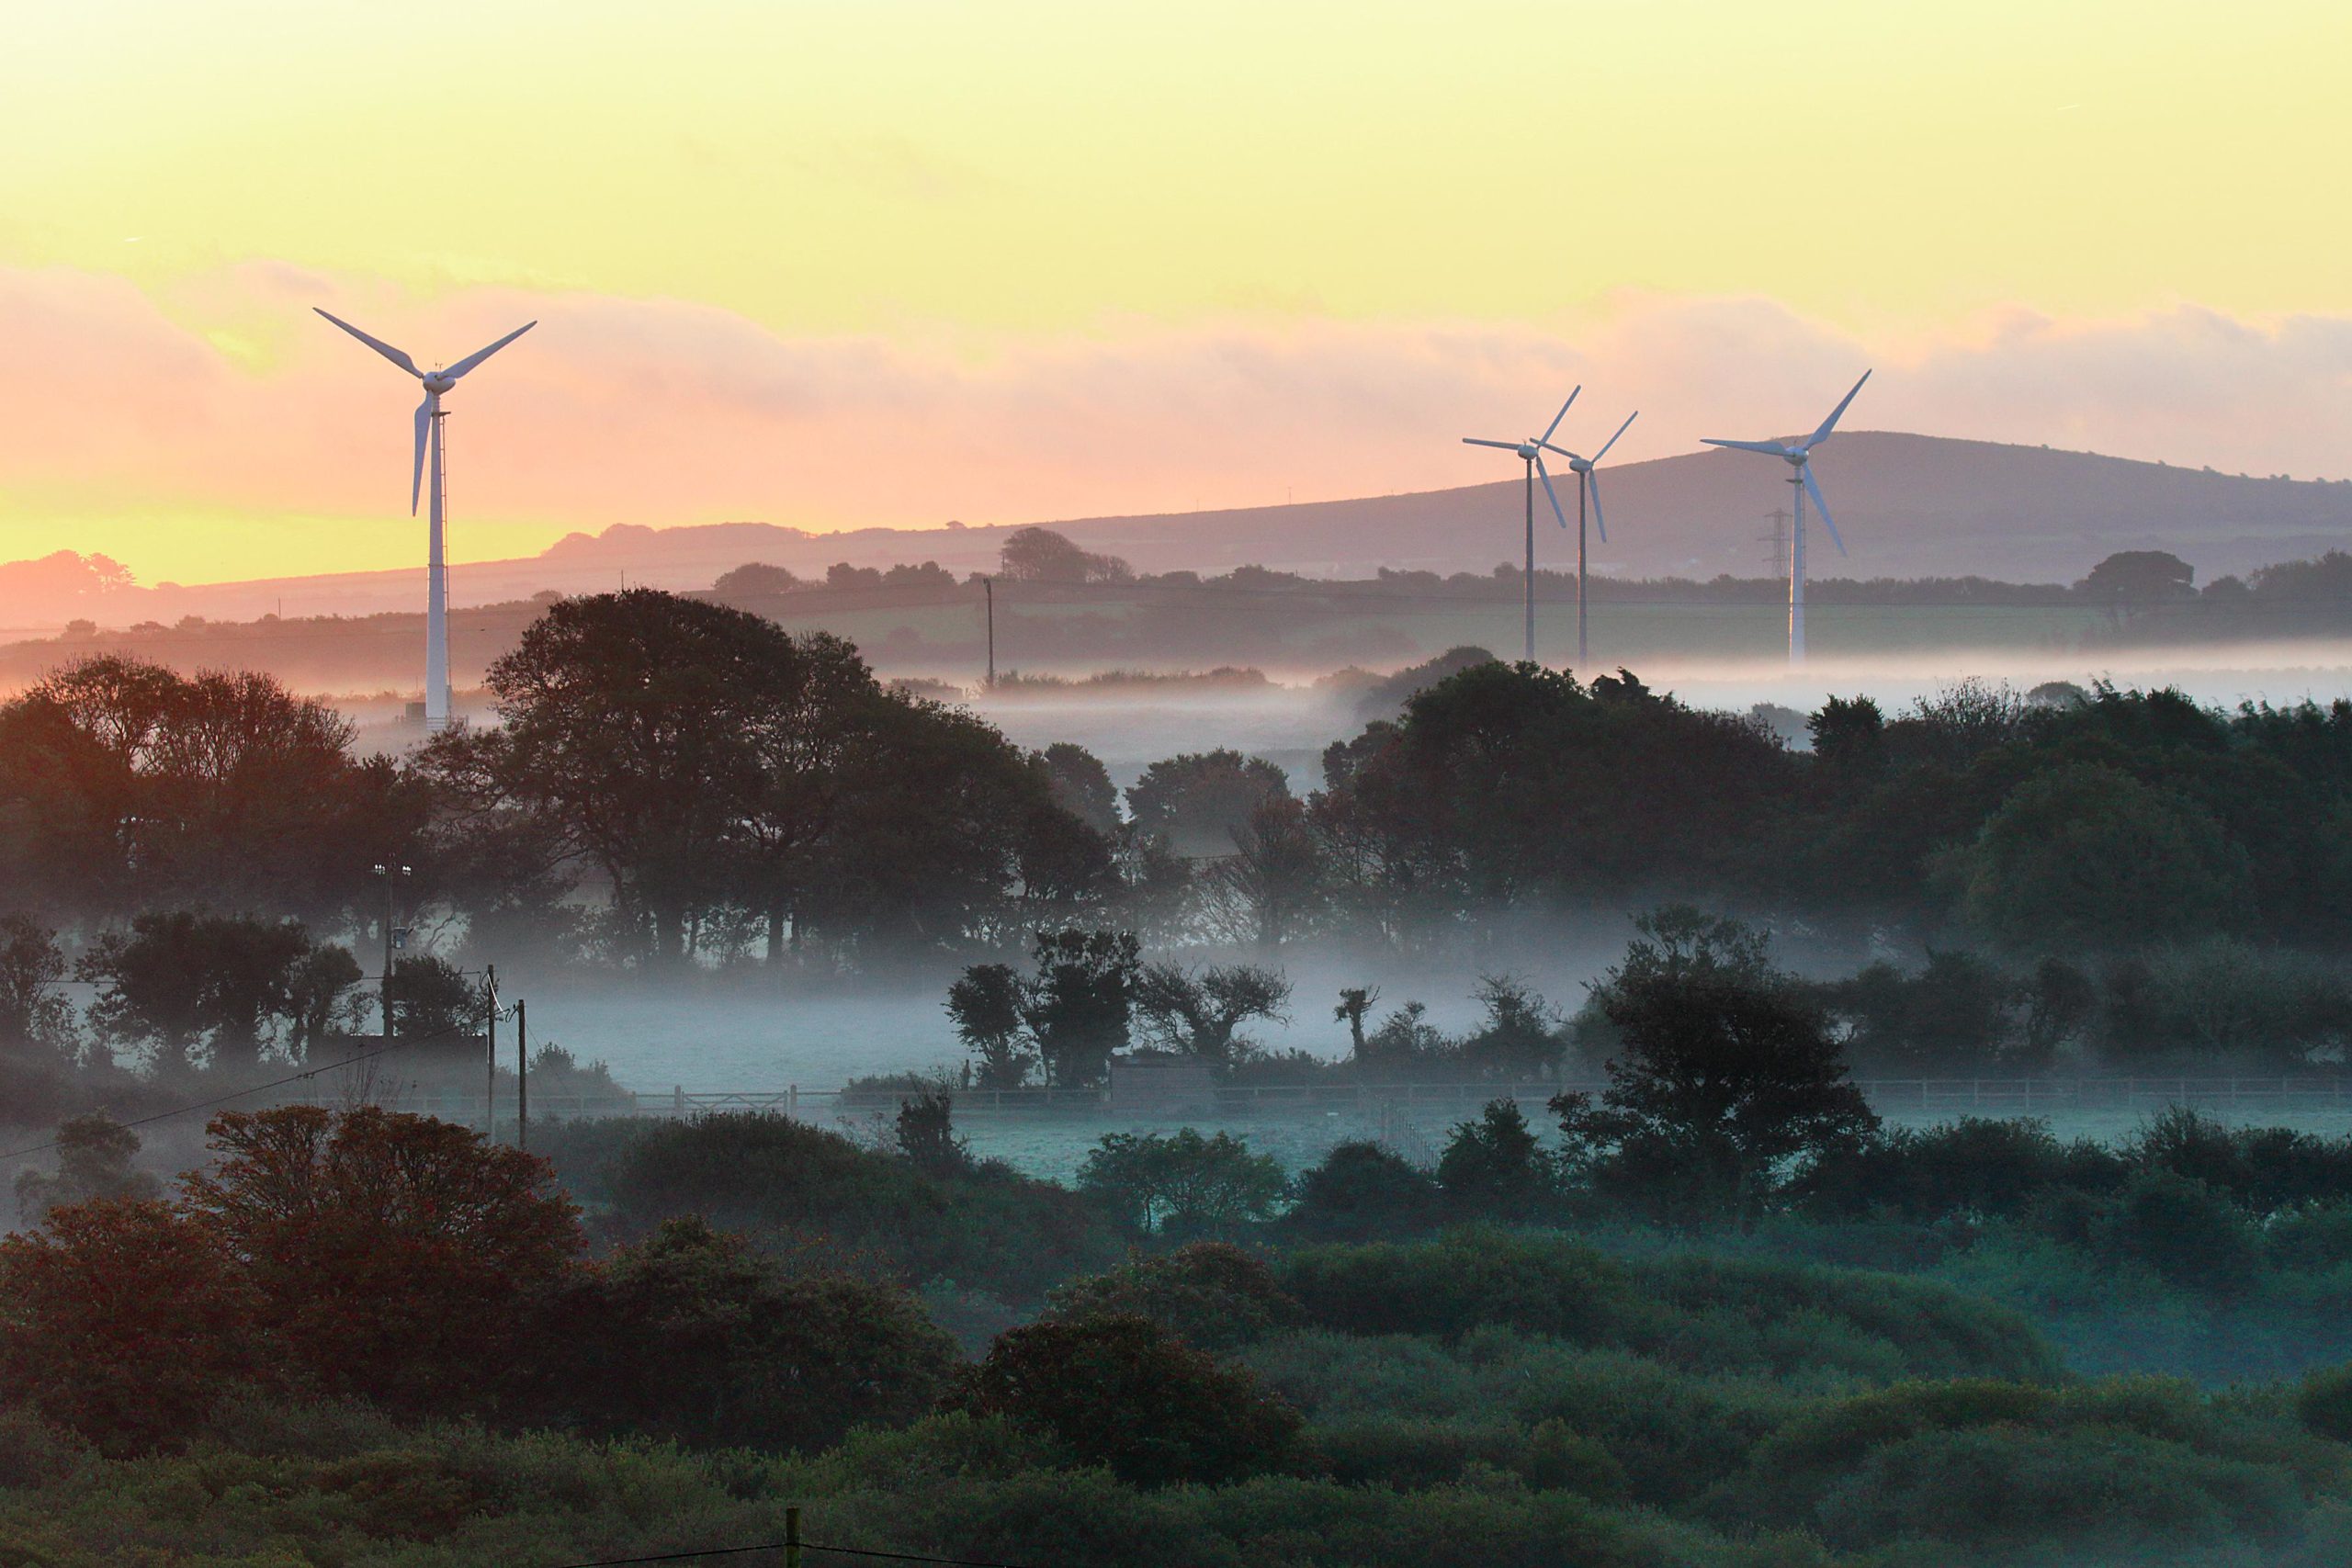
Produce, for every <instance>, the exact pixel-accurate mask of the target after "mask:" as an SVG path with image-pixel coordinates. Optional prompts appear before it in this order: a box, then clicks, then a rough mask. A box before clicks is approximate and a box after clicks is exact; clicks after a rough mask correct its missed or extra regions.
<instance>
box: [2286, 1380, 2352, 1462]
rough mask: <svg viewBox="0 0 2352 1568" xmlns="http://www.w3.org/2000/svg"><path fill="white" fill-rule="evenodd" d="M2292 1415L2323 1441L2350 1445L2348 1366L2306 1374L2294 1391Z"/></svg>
mask: <svg viewBox="0 0 2352 1568" xmlns="http://www.w3.org/2000/svg"><path fill="white" fill-rule="evenodd" d="M2295 1416H2296V1418H2297V1419H2298V1420H2300V1421H2301V1422H2302V1424H2303V1425H2304V1426H2305V1427H2309V1428H2311V1429H2312V1431H2314V1432H2317V1433H2318V1434H2319V1435H2320V1436H2321V1437H2323V1438H2335V1440H2336V1441H2337V1442H2339V1443H2352V1363H2346V1364H2345V1365H2342V1366H2335V1367H2323V1368H2321V1369H2319V1370H2318V1371H2313V1372H2311V1373H2309V1374H2307V1375H2306V1376H2305V1377H2304V1379H2303V1381H2302V1383H2301V1386H2300V1387H2298V1388H2297V1389H2296V1390H2295Z"/></svg>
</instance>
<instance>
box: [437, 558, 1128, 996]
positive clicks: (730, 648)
mask: <svg viewBox="0 0 2352 1568" xmlns="http://www.w3.org/2000/svg"><path fill="white" fill-rule="evenodd" d="M489 685H490V689H491V691H492V694H493V696H494V697H495V698H496V700H497V705H498V712H499V716H500V718H501V719H502V721H503V722H502V725H501V726H500V727H499V728H495V729H489V730H483V731H462V730H461V731H458V732H455V733H452V734H450V735H447V736H445V737H443V738H441V739H436V740H435V742H434V743H433V745H432V746H431V747H429V748H428V749H427V750H426V752H425V754H424V758H423V759H422V761H421V766H422V768H423V769H424V772H425V773H427V774H428V775H430V776H431V777H433V778H434V779H435V781H436V782H437V783H438V784H440V785H441V786H442V788H443V790H444V792H445V798H446V799H447V801H448V802H449V803H450V805H451V807H452V809H453V810H454V811H455V812H456V813H457V814H458V818H460V819H461V820H462V821H463V822H465V823H466V824H467V825H468V826H469V828H470V829H473V830H476V831H479V832H481V833H483V834H486V835H491V836H494V837H495V836H503V838H505V839H507V840H528V841H532V842H535V843H537V844H538V845H539V846H541V849H542V852H543V853H544V854H545V855H546V857H547V858H548V861H549V862H550V863H554V864H560V865H567V866H570V867H571V868H573V869H574V870H575V871H577V872H579V873H582V874H589V875H592V876H593V877H594V880H595V881H596V882H597V883H599V884H601V886H602V887H603V888H604V889H605V891H606V892H607V893H608V895H609V897H610V899H611V905H612V919H611V922H610V931H611V935H612V939H613V945H614V947H615V949H616V952H618V953H622V954H623V955H635V956H639V957H645V958H652V959H676V958H679V957H682V956H683V955H684V954H685V953H687V952H688V951H689V950H690V949H699V948H703V947H706V946H709V945H711V944H714V943H718V944H723V943H724V942H727V941H728V940H729V933H730V932H732V933H741V932H743V931H758V932H759V933H761V934H762V935H763V936H764V939H765V942H766V944H767V950H768V953H770V955H771V956H774V955H775V954H776V953H779V952H782V951H784V950H786V948H787V947H788V946H790V945H792V944H795V943H797V942H800V941H802V940H803V939H804V937H806V936H807V935H809V934H812V933H813V934H816V935H820V936H822V937H826V938H829V939H831V940H833V941H836V942H854V941H859V940H865V939H871V938H874V937H877V936H887V937H897V938H907V939H912V940H917V941H925V942H939V941H945V940H952V939H956V938H959V937H963V936H966V935H968V934H973V933H975V932H976V931H984V930H985V929H987V928H988V927H989V925H990V923H991V922H992V921H994V920H997V919H1000V918H1001V917H1002V916H1003V915H1004V914H1005V913H1007V912H1008V911H1017V910H1018V909H1019V908H1022V907H1023V906H1024V905H1026V904H1030V903H1035V902H1037V901H1040V900H1051V899H1054V898H1059V897H1072V896H1076V895H1078V894H1081V893H1083V892H1085V891H1086V890H1088V889H1089V888H1090V887H1091V886H1092V885H1094V884H1095V883H1097V882H1099V881H1100V880H1101V878H1102V877H1103V875H1105V874H1107V867H1108V851H1107V848H1106V847H1105V846H1104V845H1103V842H1102V841H1101V840H1100V838H1099V836H1097V835H1095V834H1094V833H1092V832H1091V829H1087V828H1086V827H1085V826H1084V824H1082V823H1080V822H1079V821H1077V820H1076V819H1075V818H1072V817H1070V816H1069V813H1068V812H1066V811H1064V810H1062V809H1061V808H1060V807H1058V806H1057V805H1056V804H1055V803H1054V800H1053V795H1052V789H1051V781H1050V778H1049V776H1048V774H1047V773H1046V769H1045V768H1044V766H1043V765H1042V764H1041V763H1038V762H1036V761H1034V760H1033V759H1030V758H1027V757H1025V756H1024V755H1023V753H1021V752H1020V751H1019V750H1016V749H1015V748H1014V747H1012V745H1011V744H1009V743H1008V742H1007V741H1006V740H1005V739H1003V737H1002V736H1001V735H999V734H998V733H997V732H996V731H995V730H994V729H991V728H989V727H988V726H987V725H985V724H983V723H981V722H979V721H978V720H977V719H975V718H972V717H971V716H968V715H965V714H961V713H956V712H954V711H952V710H949V709H946V708H944V707H941V706H939V705H935V704H929V703H924V702H921V701H918V700H915V699H911V698H909V697H906V696H903V695H901V694H897V693H894V692H891V691H888V690H887V689H885V688H884V687H883V686H882V685H881V684H880V683H879V682H876V680H875V679H874V676H873V674H872V672H871V671H868V670H867V669H866V667H865V664H864V662H863V661H861V660H859V658H858V657H857V652H856V649H854V648H853V647H852V646H851V645H850V644H848V643H846V642H844V641H842V639H840V638H838V637H831V636H827V635H825V634H822V633H815V634H810V635H808V636H804V637H795V636H793V635H791V634H789V633H787V632H786V631H784V630H783V629H782V628H781V627H779V626H776V625H775V623H773V622H771V621H767V620H764V619H763V618H762V617H760V616H758V615H750V614H748V613H745V612H743V611H740V610H733V609H729V608H726V607H725V606H722V605H718V604H706V603H702V602H700V601H696V600H692V599H685V598H680V597H678V596H676V595H673V594H669V593H662V592H653V591H651V590H646V589H636V590H631V591H629V592H623V593H611V594H601V595H597V596H595V597H593V598H583V599H570V600H565V601H563V602H561V603H560V604H555V605H554V606H552V607H550V609H549V610H548V614H547V615H545V616H543V617H542V618H541V619H539V620H538V621H537V622H535V623H534V624H533V625H532V626H530V628H529V629H528V630H526V632H525V633H524V636H523V639H522V642H521V644H520V646H518V647H517V648H516V649H515V651H514V652H513V653H511V654H509V655H507V656H506V657H505V658H503V659H501V660H498V661H497V663H495V664H494V665H492V667H491V671H490V674H489ZM735 940H737V941H739V942H740V940H741V937H740V934H738V935H737V936H736V937H735Z"/></svg>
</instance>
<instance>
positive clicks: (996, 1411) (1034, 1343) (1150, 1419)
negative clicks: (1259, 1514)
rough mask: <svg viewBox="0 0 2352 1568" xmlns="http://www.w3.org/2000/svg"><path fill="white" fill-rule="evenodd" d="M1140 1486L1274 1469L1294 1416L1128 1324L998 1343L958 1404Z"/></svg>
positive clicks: (1246, 1374) (1234, 1373)
mask: <svg viewBox="0 0 2352 1568" xmlns="http://www.w3.org/2000/svg"><path fill="white" fill-rule="evenodd" d="M961 1403H962V1404H963V1405H964V1407H965V1408H966V1409H967V1410H969V1411H971V1412H972V1413H973V1414H974V1415H978V1416H1001V1417H1003V1418H1005V1419H1007V1420H1009V1421H1011V1422H1012V1423H1013V1424H1014V1425H1015V1426H1018V1427H1024V1428H1027V1429H1029V1430H1031V1431H1034V1432H1036V1433H1038V1434H1039V1435H1040V1436H1043V1437H1045V1438H1049V1439H1050V1440H1051V1441H1053V1442H1054V1443H1055V1444H1056V1445H1057V1447H1058V1448H1059V1449H1060V1450H1062V1453H1063V1455H1064V1457H1065V1458H1066V1459H1067V1460H1068V1461H1070V1462H1071V1463H1074V1464H1079V1465H1096V1464H1099V1465H1106V1466H1108V1467H1109V1468H1110V1470H1111V1471H1112V1472H1113V1473H1114V1474H1115V1475H1117V1476H1118V1477H1119V1478H1120V1479H1121V1480H1122V1481H1125V1482H1126V1483H1129V1484H1131V1485H1136V1486H1166V1485H1174V1484H1178V1483H1187V1482H1189V1483H1195V1484H1200V1485H1216V1484H1221V1483H1230V1482H1235V1481H1239V1480H1242V1479H1244V1478H1246V1477H1248V1476H1250V1475H1253V1474H1257V1473H1261V1472H1265V1471H1268V1470H1273V1469H1278V1468H1280V1467H1281V1466H1282V1465H1283V1463H1284V1462H1285V1461H1287V1459H1288V1457H1289V1450H1290V1449H1291V1446H1292V1444H1293V1443H1294V1442H1295V1440H1296V1438H1297V1436H1298V1433H1299V1429H1300V1427H1301V1426H1302V1425H1303V1423H1302V1421H1301V1419H1300V1416H1299V1415H1298V1412H1297V1411H1295V1410H1294V1409H1292V1408H1291V1407H1290V1406H1289V1405H1288V1404H1284V1403H1283V1401H1282V1400H1281V1399H1280V1398H1279V1397H1277V1396H1276V1395H1275V1394H1273V1393H1271V1392H1270V1391H1268V1390H1267V1389H1266V1388H1265V1386H1264V1385H1263V1384H1261V1382H1259V1381H1258V1379H1257V1378H1256V1376H1254V1375H1253V1374H1252V1373H1250V1371H1247V1370H1246V1369H1244V1368H1240V1367H1227V1366H1222V1365H1220V1364H1218V1362H1217V1361H1216V1360H1215V1359H1212V1358H1211V1357H1210V1356H1208V1355H1207V1354H1206V1353H1205V1352H1204V1351H1200V1350H1196V1349H1193V1348H1192V1347H1190V1346H1188V1345H1185V1344H1183V1343H1182V1342H1181V1341H1179V1340H1177V1339H1175V1338H1173V1337H1170V1336H1169V1335H1168V1334H1166V1333H1165V1332H1163V1331H1162V1330H1161V1329H1159V1327H1157V1326H1156V1325H1153V1323H1152V1322H1151V1320H1150V1319H1148V1318H1145V1317H1138V1316H1136V1315H1134V1314H1108V1315H1102V1316H1089V1317H1082V1318H1078V1319H1075V1320H1071V1321H1059V1320H1051V1319H1049V1320H1047V1321H1046V1322H1044V1323H1036V1324H1032V1325H1028V1326H1027V1327H1025V1328H1016V1329H1013V1330H1012V1332H1011V1333H1008V1334H1005V1335H1002V1336H1001V1337H999V1338H998V1339H997V1342H996V1343H995V1345H993V1346H991V1347H990V1348H989V1353H988V1356H987V1358H986V1359H983V1360H982V1361H981V1362H980V1363H979V1365H978V1367H976V1368H974V1369H973V1370H972V1371H971V1373H970V1374H969V1376H968V1377H967V1380H966V1382H965V1386H964V1390H963V1393H962V1395H961Z"/></svg>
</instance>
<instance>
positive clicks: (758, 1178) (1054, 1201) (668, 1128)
mask: <svg viewBox="0 0 2352 1568" xmlns="http://www.w3.org/2000/svg"><path fill="white" fill-rule="evenodd" d="M607 1171H608V1174H607V1175H605V1177H604V1178H603V1181H602V1185H603V1188H604V1190H605V1192H606V1194H607V1195H608V1197H609V1201H611V1203H612V1205H613V1211H614V1218H615V1221H616V1224H618V1225H619V1226H620V1227H621V1229H622V1230H623V1232H624V1233H625V1234H628V1233H634V1234H639V1235H642V1234H646V1233H649V1232H650V1231H651V1230H652V1229H653V1228H654V1227H655V1226H657V1225H658V1224H661V1222H662V1221H663V1220H665V1219H671V1218H674V1217H677V1216H681V1215H689V1214H695V1215H701V1216H702V1217H704V1218H706V1219H707V1220H709V1221H710V1223H711V1224H713V1225H716V1226H719V1227H722V1228H725V1229H729V1230H738V1231H741V1232H744V1233H745V1234H747V1235H751V1236H752V1237H753V1238H754V1239H756V1240H759V1241H760V1242H762V1243H763V1245H768V1244H772V1243H775V1242H778V1241H788V1240H792V1239H796V1238H798V1239H808V1238H818V1237H823V1238H830V1241H831V1245H832V1246H833V1247H835V1248H836V1249H837V1250H842V1251H847V1252H853V1253H856V1252H864V1253H870V1254H873V1255H876V1256H878V1257H879V1258H883V1259H885V1260H887V1263H888V1266H889V1267H890V1268H892V1269H897V1270H899V1271H902V1272H903V1273H905V1274H907V1275H910V1276H911V1277H913V1278H914V1279H915V1280H955V1281H956V1283H958V1284H959V1285H962V1286H965V1287H967V1288H978V1289H984V1290H987V1291H989V1292H992V1293H994V1294H997V1295H999V1296H1001V1297H1004V1298H1006V1299H1008V1300H1034V1299H1035V1298H1036V1297H1037V1296H1039V1295H1040V1294H1042V1293H1043V1292H1045V1290H1046V1287H1048V1286H1050V1285H1052V1284H1054V1283H1056V1282H1057V1281H1058V1280H1064V1279H1067V1278H1069V1276H1070V1275H1072V1274H1074V1273H1078V1272H1080V1271H1081V1270H1082V1269H1087V1268H1090V1267H1094V1266H1098V1265H1100V1264H1103V1263H1108V1262H1110V1261H1111V1260H1112V1259H1113V1258H1116V1257H1117V1256H1118V1247H1117V1243H1116V1241H1115V1239H1114V1236H1113V1234H1112V1233H1111V1231H1110V1229H1109V1227H1108V1226H1106V1225H1104V1224H1103V1223H1102V1222H1101V1221H1100V1220H1099V1219H1098V1218H1097V1217H1096V1215H1095V1214H1094V1213H1093V1211H1092V1210H1091V1208H1090V1206H1089V1205H1088V1204H1087V1203H1085V1202H1084V1201H1082V1200H1080V1198H1079V1197H1078V1196H1077V1195H1075V1194H1073V1193H1071V1192H1069V1190H1066V1189H1064V1188H1060V1187H1057V1186H1055V1185H1054V1184H1053V1183H1051V1182H1048V1181H1034V1180H1031V1179H1027V1178H1025V1177H1022V1176H1018V1175H1015V1174H1013V1173H1012V1171H1011V1170H1009V1169H1007V1168H1004V1167H1002V1166H998V1165H992V1164H981V1165H978V1166H975V1167H973V1168H971V1169H969V1170H967V1171H964V1172H960V1173H956V1174H950V1175H927V1174H925V1173H924V1172H923V1171H922V1170H919V1169H917V1168H915V1167H914V1165H913V1164H912V1163H911V1162H910V1161H908V1160H904V1159H900V1158H897V1157H894V1156H889V1155H884V1154H876V1153H874V1152H872V1151H870V1150H866V1149H861V1148H859V1147H858V1146H857V1145H855V1144H853V1143H851V1142H850V1141H849V1140H848V1139H847V1138H844V1137H842V1136H841V1135H840V1134H837V1133H830V1132H826V1131H824V1130H823V1129H821V1128H817V1127H810V1126H807V1125H805V1124H803V1123H801V1122H795V1121H792V1120H791V1119H790V1118H788V1117H784V1116H777V1115H772V1114H766V1113H762V1112H730V1113H721V1114H714V1115H708V1116H698V1117H696V1118H695V1119H694V1120H692V1121H690V1122H668V1123H665V1124H663V1125H662V1126H659V1127H656V1128H653V1129H651V1130H650V1131H647V1132H644V1133H642V1134H639V1135H638V1136H635V1137H633V1138H630V1139H628V1140H627V1141H625V1142H624V1143H623V1144H622V1145H621V1147H620V1148H619V1149H618V1151H617V1153H616V1154H615V1155H614V1156H612V1158H611V1161H610V1164H609V1166H608V1167H607Z"/></svg>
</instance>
